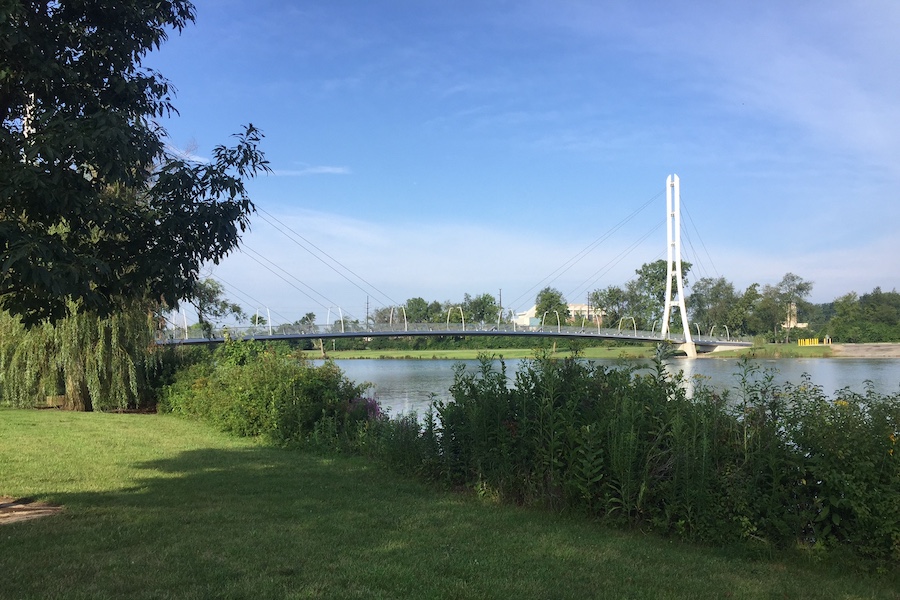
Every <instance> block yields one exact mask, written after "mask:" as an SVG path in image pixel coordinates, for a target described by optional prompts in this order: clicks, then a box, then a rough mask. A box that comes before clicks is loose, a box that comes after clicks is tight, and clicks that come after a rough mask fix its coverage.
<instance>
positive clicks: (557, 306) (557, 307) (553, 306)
mask: <svg viewBox="0 0 900 600" xmlns="http://www.w3.org/2000/svg"><path fill="white" fill-rule="evenodd" d="M534 303H535V315H536V316H538V317H539V318H543V316H544V315H545V314H546V315H547V318H548V319H552V320H551V322H554V321H556V320H557V316H556V315H557V313H559V321H560V322H562V323H565V322H566V321H567V320H568V319H569V304H568V302H566V299H565V297H564V296H563V294H562V292H560V291H559V290H558V289H556V288H552V287H545V288H544V289H542V290H541V291H540V292H538V294H537V297H536V298H535V299H534ZM550 315H552V317H551V316H550Z"/></svg>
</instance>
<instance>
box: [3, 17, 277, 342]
mask: <svg viewBox="0 0 900 600" xmlns="http://www.w3.org/2000/svg"><path fill="white" fill-rule="evenodd" d="M193 19H194V6H193V5H192V4H191V3H190V2H188V1H186V0H173V1H170V2H150V3H148V2H140V1H136V0H122V1H120V2H116V3H109V2H98V1H96V0H91V1H85V2H25V1H23V0H11V1H7V2H4V3H3V7H2V8H0V309H3V310H6V311H9V312H10V313H11V314H13V315H15V316H17V317H18V318H20V319H21V320H22V321H23V322H25V323H26V324H27V325H29V326H34V325H37V324H38V323H40V322H42V321H44V320H48V319H49V320H54V321H55V320H58V319H61V318H63V317H64V316H66V315H67V314H70V313H71V312H72V311H75V312H85V313H96V314H99V315H100V316H101V317H102V316H107V315H109V314H112V313H113V312H115V311H118V310H121V309H122V307H123V306H125V307H127V305H128V303H129V302H130V301H134V300H138V299H143V298H152V299H153V300H155V301H157V302H162V303H163V304H165V305H167V306H175V305H176V304H177V303H178V302H179V301H180V300H182V299H184V298H186V297H189V296H190V294H191V292H192V290H193V286H194V284H195V283H196V281H197V280H198V278H199V269H200V265H201V264H202V263H203V262H205V261H213V262H218V261H219V260H220V259H221V258H222V257H224V256H225V255H227V254H228V253H229V252H230V251H231V250H232V249H234V248H235V246H236V245H237V242H238V239H239V236H240V232H242V231H244V230H245V229H246V227H247V225H248V222H249V221H248V220H249V215H250V212H251V211H252V210H253V204H252V202H251V201H250V199H249V197H248V196H247V193H246V190H245V188H244V183H243V182H244V180H245V179H246V178H248V177H252V176H253V175H255V174H256V173H258V172H260V171H266V170H267V169H268V166H267V163H266V161H265V160H264V157H263V155H262V153H261V152H260V151H259V150H258V144H259V142H260V140H261V137H262V136H261V133H260V132H259V131H258V130H257V129H256V128H254V127H253V126H252V125H248V126H247V127H246V128H245V130H244V131H243V132H241V133H240V134H238V135H237V136H236V143H235V144H234V145H233V146H224V145H223V146H217V147H216V148H214V149H213V152H212V160H211V161H209V162H205V161H194V160H189V159H187V158H185V156H183V155H181V154H177V153H173V152H172V151H170V150H169V149H168V148H167V144H166V140H165V131H164V130H163V129H162V128H161V127H160V126H159V125H157V119H158V118H159V117H162V116H165V115H169V114H171V113H172V112H174V111H175V109H174V107H173V105H172V102H171V96H172V91H171V89H170V86H169V83H168V81H166V80H165V79H164V78H163V77H162V76H161V75H160V74H159V73H156V72H155V71H153V70H151V69H148V68H145V67H143V66H142V65H141V63H142V60H143V58H144V57H145V56H146V55H147V53H148V52H150V51H152V50H153V49H154V48H158V47H159V45H160V44H161V43H162V42H163V41H164V40H165V39H166V37H167V35H168V31H169V30H175V31H181V30H182V29H183V28H184V27H185V26H186V25H187V24H188V23H190V22H192V21H193Z"/></svg>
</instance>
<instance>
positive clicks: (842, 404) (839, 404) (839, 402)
mask: <svg viewBox="0 0 900 600" xmlns="http://www.w3.org/2000/svg"><path fill="white" fill-rule="evenodd" d="M834 405H835V406H849V405H850V403H849V402H847V401H846V400H835V401H834Z"/></svg>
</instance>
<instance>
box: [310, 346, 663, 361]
mask: <svg viewBox="0 0 900 600" xmlns="http://www.w3.org/2000/svg"><path fill="white" fill-rule="evenodd" d="M655 352H656V348H655V347H653V346H629V347H617V348H605V347H597V348H584V349H582V350H581V351H580V356H582V357H583V358H603V359H617V358H621V359H635V358H652V357H653V355H654V353H655ZM485 353H486V354H493V355H495V356H499V357H503V358H505V359H513V358H534V354H535V350H534V349H533V348H498V349H474V348H473V349H455V350H436V349H432V350H336V351H330V352H328V354H327V356H328V358H333V359H336V360H355V359H386V360H391V359H396V360H475V359H476V358H478V355H479V354H485ZM310 356H311V358H318V356H317V353H311V355H310ZM552 356H553V357H555V358H565V357H567V356H572V352H570V351H569V350H564V351H557V352H553V353H552Z"/></svg>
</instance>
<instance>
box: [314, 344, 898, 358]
mask: <svg viewBox="0 0 900 600" xmlns="http://www.w3.org/2000/svg"><path fill="white" fill-rule="evenodd" d="M655 351H656V349H655V348H654V347H653V346H619V347H612V348H610V347H593V348H583V349H582V350H581V351H580V354H579V355H580V356H581V357H583V358H587V359H622V360H630V359H640V358H652V357H653V355H654V353H655ZM480 354H487V355H494V356H497V357H502V358H504V359H517V358H533V357H534V354H535V351H534V350H533V349H529V348H498V349H480V350H479V349H463V350H439V349H428V350H387V349H383V350H337V351H329V352H328V353H327V356H328V358H333V359H344V360H346V359H385V360H391V359H395V360H404V359H405V360H474V359H476V358H478V356H479V355H480ZM571 354H572V353H571V352H570V351H568V350H563V351H557V352H555V353H553V356H554V357H558V358H563V357H566V356H571ZM743 355H750V356H755V357H757V358H900V343H893V344H890V343H880V344H828V345H826V344H821V345H818V346H797V345H796V344H767V345H765V346H762V347H753V348H746V349H741V350H729V351H727V352H716V353H712V354H706V355H701V358H712V359H714V358H738V357H740V356H743ZM309 357H310V358H319V353H318V352H317V351H310V352H309Z"/></svg>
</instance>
